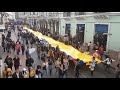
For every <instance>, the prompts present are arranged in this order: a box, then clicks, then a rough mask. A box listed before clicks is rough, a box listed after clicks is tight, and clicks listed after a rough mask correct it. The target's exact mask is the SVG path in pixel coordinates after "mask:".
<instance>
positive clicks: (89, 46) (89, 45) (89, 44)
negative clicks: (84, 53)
mask: <svg viewBox="0 0 120 90" xmlns="http://www.w3.org/2000/svg"><path fill="white" fill-rule="evenodd" d="M90 49H91V42H89V43H88V52H90Z"/></svg>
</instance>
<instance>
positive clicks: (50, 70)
mask: <svg viewBox="0 0 120 90" xmlns="http://www.w3.org/2000/svg"><path fill="white" fill-rule="evenodd" d="M48 68H49V72H50V75H51V74H52V65H49V66H48Z"/></svg>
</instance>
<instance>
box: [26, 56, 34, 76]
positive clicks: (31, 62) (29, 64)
mask: <svg viewBox="0 0 120 90" xmlns="http://www.w3.org/2000/svg"><path fill="white" fill-rule="evenodd" d="M33 63H34V60H33V59H32V58H31V57H30V56H28V58H27V59H26V67H28V71H29V74H30V68H31V67H33ZM29 76H30V75H29Z"/></svg>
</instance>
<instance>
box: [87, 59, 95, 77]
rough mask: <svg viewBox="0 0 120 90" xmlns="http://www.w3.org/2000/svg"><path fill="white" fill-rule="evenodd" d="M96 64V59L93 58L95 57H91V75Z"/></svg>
mask: <svg viewBox="0 0 120 90" xmlns="http://www.w3.org/2000/svg"><path fill="white" fill-rule="evenodd" d="M96 64H97V61H96V60H95V57H93V59H92V60H91V61H90V66H89V68H90V70H91V75H92V76H93V72H94V70H95V65H96Z"/></svg>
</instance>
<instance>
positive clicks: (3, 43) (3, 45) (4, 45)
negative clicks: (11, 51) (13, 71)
mask: <svg viewBox="0 0 120 90" xmlns="http://www.w3.org/2000/svg"><path fill="white" fill-rule="evenodd" d="M2 47H3V50H4V52H6V41H5V40H4V41H2Z"/></svg>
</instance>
